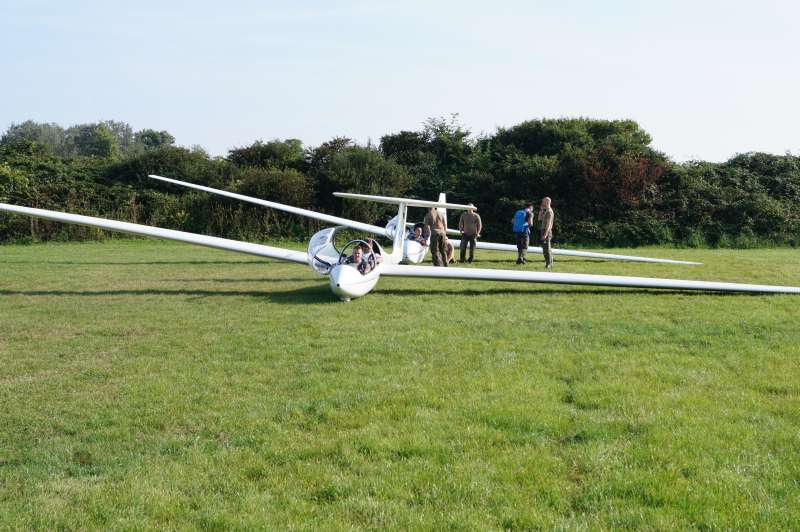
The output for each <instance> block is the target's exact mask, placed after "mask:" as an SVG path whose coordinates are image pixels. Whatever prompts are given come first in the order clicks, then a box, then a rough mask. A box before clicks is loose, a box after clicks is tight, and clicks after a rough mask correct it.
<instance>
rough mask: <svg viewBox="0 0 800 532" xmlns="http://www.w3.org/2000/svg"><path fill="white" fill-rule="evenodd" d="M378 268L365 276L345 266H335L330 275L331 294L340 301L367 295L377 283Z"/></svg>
mask: <svg viewBox="0 0 800 532" xmlns="http://www.w3.org/2000/svg"><path fill="white" fill-rule="evenodd" d="M378 277H380V272H379V271H378V268H376V269H375V270H373V271H371V272H369V273H368V274H366V275H361V273H359V271H358V270H356V269H355V268H354V267H352V266H350V265H347V264H339V265H337V266H335V267H334V268H333V269H332V270H331V273H330V282H331V292H333V293H334V294H335V295H336V296H337V297H338V298H339V299H341V300H342V301H350V300H351V299H354V298H357V297H361V296H363V295H366V294H368V293H369V291H370V290H372V288H373V287H374V286H375V284H376V283H377V282H378Z"/></svg>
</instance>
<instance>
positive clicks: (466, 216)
mask: <svg viewBox="0 0 800 532" xmlns="http://www.w3.org/2000/svg"><path fill="white" fill-rule="evenodd" d="M469 206H470V207H472V208H471V209H469V210H468V211H464V212H463V213H462V214H461V218H459V220H458V230H459V231H461V262H464V258H465V257H466V256H467V245H469V261H468V262H469V263H470V264H472V261H473V260H474V259H475V239H476V238H480V236H481V229H483V225H482V224H481V217H480V215H479V214H478V213H477V212H475V205H473V204H472V203H470V204H469Z"/></svg>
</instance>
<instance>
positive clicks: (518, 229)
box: [511, 203, 533, 264]
mask: <svg viewBox="0 0 800 532" xmlns="http://www.w3.org/2000/svg"><path fill="white" fill-rule="evenodd" d="M511 223H512V224H513V229H514V240H515V241H516V243H517V264H525V263H526V262H527V261H526V260H525V254H526V253H527V252H528V244H529V242H530V234H531V226H533V203H528V204H527V205H526V206H525V208H524V209H520V210H518V211H517V212H515V213H514V217H513V218H512V219H511Z"/></svg>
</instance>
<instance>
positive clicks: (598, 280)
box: [382, 264, 800, 294]
mask: <svg viewBox="0 0 800 532" xmlns="http://www.w3.org/2000/svg"><path fill="white" fill-rule="evenodd" d="M382 275H387V276H396V277H433V278H440V279H468V280H475V281H478V280H480V281H511V282H522V283H547V284H571V285H589V286H619V287H626V288H662V289H670V290H709V291H715V292H756V293H785V294H800V287H794V286H772V285H760V284H741V283H727V282H716V281H688V280H681V279H658V278H652V277H627V276H616V275H590V274H582V273H553V272H529V271H516V270H496V269H482V268H434V267H431V266H404V265H394V264H384V266H383V272H382Z"/></svg>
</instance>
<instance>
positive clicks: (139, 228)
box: [0, 203, 308, 264]
mask: <svg viewBox="0 0 800 532" xmlns="http://www.w3.org/2000/svg"><path fill="white" fill-rule="evenodd" d="M0 211H6V212H10V213H13V214H23V215H25V216H30V217H33V218H43V219H45V220H53V221H56V222H63V223H68V224H76V225H86V226H89V227H98V228H100V229H106V230H108V231H116V232H118V233H129V234H133V235H141V236H149V237H153V238H163V239H165V240H176V241H178V242H185V243H187V244H194V245H197V246H205V247H209V248H215V249H224V250H226V251H235V252H237V253H245V254H247V255H255V256H257V257H266V258H270V259H279V260H286V261H289V262H297V263H300V264H308V256H307V254H306V253H303V252H300V251H292V250H289V249H283V248H275V247H272V246H264V245H262V244H251V243H249V242H240V241H238V240H228V239H226V238H218V237H215V236H206V235H198V234H195V233H185V232H183V231H175V230H172V229H161V228H160V227H151V226H149V225H139V224H133V223H129V222H118V221H116V220H106V219H105V218H94V217H92V216H83V215H80V214H70V213H66V212H57V211H48V210H45V209H34V208H31V207H19V206H17V205H8V204H5V203H0Z"/></svg>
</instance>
